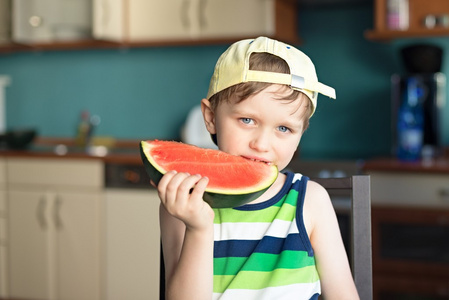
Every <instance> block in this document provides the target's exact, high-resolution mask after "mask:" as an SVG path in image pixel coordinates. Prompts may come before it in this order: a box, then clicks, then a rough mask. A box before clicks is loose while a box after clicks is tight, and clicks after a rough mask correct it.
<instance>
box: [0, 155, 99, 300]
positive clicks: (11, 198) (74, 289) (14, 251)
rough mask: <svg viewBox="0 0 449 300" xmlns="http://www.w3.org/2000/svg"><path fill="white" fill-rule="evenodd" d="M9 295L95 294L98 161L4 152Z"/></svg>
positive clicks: (86, 298)
mask: <svg viewBox="0 0 449 300" xmlns="http://www.w3.org/2000/svg"><path fill="white" fill-rule="evenodd" d="M7 168H8V172H7V180H8V197H7V199H8V216H9V218H8V225H9V226H8V229H9V242H8V249H9V252H8V253H9V257H8V260H9V297H11V298H20V299H28V298H29V299H49V300H56V299H58V300H66V299H67V300H68V299H74V300H75V299H83V300H98V299H100V298H101V281H100V274H101V271H100V266H101V265H100V246H101V245H100V240H101V239H100V236H101V235H100V229H101V228H100V216H99V215H100V209H101V205H102V201H103V196H104V193H103V190H102V185H103V163H102V162H101V161H100V160H93V159H51V158H50V159H43V158H40V159H37V158H8V160H7Z"/></svg>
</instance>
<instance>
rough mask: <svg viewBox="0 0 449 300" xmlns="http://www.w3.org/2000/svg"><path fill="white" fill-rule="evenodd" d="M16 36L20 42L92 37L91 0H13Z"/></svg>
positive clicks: (13, 30) (14, 31) (14, 34)
mask: <svg viewBox="0 0 449 300" xmlns="http://www.w3.org/2000/svg"><path fill="white" fill-rule="evenodd" d="M12 8H13V9H12V11H13V13H12V24H13V26H12V36H13V40H14V41H17V42H23V43H30V42H51V41H55V40H72V39H80V38H86V37H88V36H90V31H91V28H92V25H91V23H92V22H91V14H92V8H91V2H90V0H33V1H30V0H13V6H12Z"/></svg>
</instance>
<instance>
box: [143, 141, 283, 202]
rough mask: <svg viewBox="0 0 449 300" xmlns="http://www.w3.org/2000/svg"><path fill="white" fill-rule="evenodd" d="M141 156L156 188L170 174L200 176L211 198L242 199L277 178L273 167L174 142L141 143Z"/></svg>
mask: <svg viewBox="0 0 449 300" xmlns="http://www.w3.org/2000/svg"><path fill="white" fill-rule="evenodd" d="M141 154H142V160H143V162H144V164H145V167H146V170H147V172H148V174H149V175H150V178H151V179H152V180H153V181H154V182H155V183H156V184H157V183H158V182H159V180H160V178H161V177H162V175H163V174H165V173H167V172H168V171H171V170H175V171H177V172H187V173H190V174H192V175H194V174H200V175H201V176H206V177H208V178H209V184H208V186H207V188H206V192H209V193H214V194H225V195H242V194H253V193H256V192H259V191H262V190H263V191H264V190H266V189H268V187H270V186H271V185H272V184H273V182H274V181H275V180H276V178H277V175H278V169H277V167H276V166H275V165H269V164H266V163H263V162H257V161H252V160H248V159H245V158H243V157H240V156H234V155H230V154H228V153H225V152H223V151H219V150H213V149H203V148H199V147H196V146H193V145H189V144H184V143H180V142H174V141H160V140H152V141H142V142H141ZM259 194H260V193H259ZM206 198H207V197H206Z"/></svg>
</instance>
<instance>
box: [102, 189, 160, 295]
mask: <svg viewBox="0 0 449 300" xmlns="http://www.w3.org/2000/svg"><path fill="white" fill-rule="evenodd" d="M159 203H160V200H159V198H158V196H157V192H156V190H130V189H118V188H109V189H107V190H106V201H105V208H106V210H105V211H106V212H105V220H106V225H105V228H106V247H105V249H106V252H105V254H104V256H105V257H106V263H105V266H106V299H107V300H123V299H133V300H144V299H145V300H147V299H159V270H160V233H159Z"/></svg>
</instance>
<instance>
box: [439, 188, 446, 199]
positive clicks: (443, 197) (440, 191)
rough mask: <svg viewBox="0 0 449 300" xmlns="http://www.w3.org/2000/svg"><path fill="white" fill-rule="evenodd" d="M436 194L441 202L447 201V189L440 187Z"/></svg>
mask: <svg viewBox="0 0 449 300" xmlns="http://www.w3.org/2000/svg"><path fill="white" fill-rule="evenodd" d="M438 195H440V197H441V200H442V201H443V202H449V189H444V188H443V189H440V190H439V191H438Z"/></svg>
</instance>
